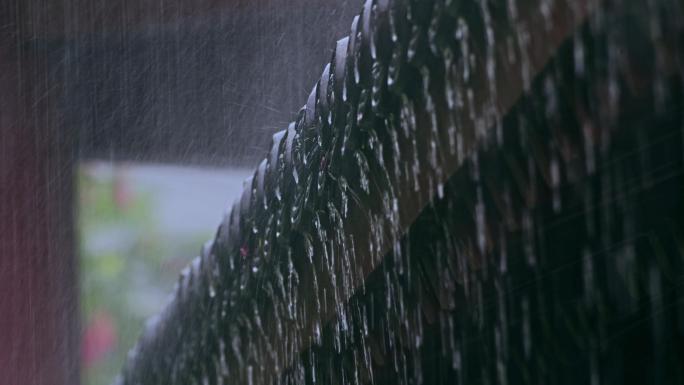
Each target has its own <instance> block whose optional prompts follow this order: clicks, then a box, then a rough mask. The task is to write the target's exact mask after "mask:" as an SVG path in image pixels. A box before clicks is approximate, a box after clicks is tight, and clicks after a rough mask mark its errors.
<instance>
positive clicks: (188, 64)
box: [53, 0, 361, 166]
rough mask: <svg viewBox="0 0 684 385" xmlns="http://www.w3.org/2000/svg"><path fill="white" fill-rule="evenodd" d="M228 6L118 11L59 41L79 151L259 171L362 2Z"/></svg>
mask: <svg viewBox="0 0 684 385" xmlns="http://www.w3.org/2000/svg"><path fill="white" fill-rule="evenodd" d="M225 3H226V4H221V5H220V6H216V7H215V8H213V9H211V10H209V11H207V12H204V13H201V14H194V15H190V16H180V17H179V18H177V19H173V20H170V21H169V20H167V19H168V18H165V17H163V16H162V14H166V13H168V12H167V11H162V10H161V9H159V15H158V18H157V20H160V21H161V22H159V23H158V22H155V18H154V17H148V19H147V20H146V21H145V22H143V23H138V24H133V23H132V22H131V23H130V24H129V23H127V21H126V20H128V19H127V16H125V15H124V16H118V17H119V19H120V20H121V22H120V24H119V25H116V24H115V25H113V26H112V25H102V26H100V27H98V26H94V29H93V30H90V31H86V32H80V33H78V34H75V35H74V37H68V38H66V39H65V40H64V41H63V42H59V43H53V44H58V45H59V44H63V51H62V50H60V49H57V52H60V53H61V55H58V56H57V57H56V58H55V61H58V62H60V63H63V64H64V71H65V72H64V73H65V90H66V91H65V95H64V98H63V101H62V103H63V105H62V107H61V108H63V109H64V110H65V113H66V119H67V128H68V129H69V130H74V131H75V132H77V133H78V138H79V139H80V150H81V154H82V156H83V157H85V158H104V159H110V158H113V159H123V160H131V159H133V160H143V161H164V162H180V163H188V162H190V163H202V164H209V165H229V164H230V165H237V164H241V165H250V166H253V165H254V162H255V160H256V159H258V158H259V157H260V156H262V155H263V153H264V152H265V149H266V146H268V144H269V142H270V137H271V135H272V134H273V133H274V132H276V131H278V130H281V129H284V128H286V127H287V124H288V122H290V121H292V120H293V119H294V117H295V115H296V112H297V111H298V110H299V108H300V107H301V103H303V101H305V100H306V97H307V96H308V94H309V92H310V90H311V88H312V87H313V85H314V83H315V80H316V79H317V78H318V77H319V75H320V73H319V71H320V69H321V68H323V66H324V63H325V62H326V61H328V60H329V59H330V55H331V53H332V52H331V48H332V47H334V42H335V41H336V40H337V39H338V38H341V37H342V36H344V35H347V34H348V33H349V32H348V29H349V24H350V20H351V18H352V15H353V14H354V13H358V11H359V9H360V7H361V4H360V2H359V1H357V0H343V1H335V0H320V1H315V2H312V1H305V0H293V1H282V0H280V1H275V0H266V1H247V0H240V1H235V2H230V3H229V2H225ZM120 12H123V11H120ZM148 12H150V13H151V14H152V15H153V14H154V12H152V11H148ZM179 12H180V11H179ZM130 17H131V18H133V16H130Z"/></svg>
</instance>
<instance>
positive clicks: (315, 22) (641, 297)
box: [0, 0, 684, 385]
mask: <svg viewBox="0 0 684 385" xmlns="http://www.w3.org/2000/svg"><path fill="white" fill-rule="evenodd" d="M38 3H40V2H38ZM132 3H135V4H136V6H139V7H141V8H140V9H138V8H135V7H134V6H133V5H132ZM162 3H163V2H162ZM215 3H216V4H215ZM219 3H220V4H219ZM121 4H123V5H106V6H105V5H104V3H102V4H100V3H98V4H96V5H88V6H85V8H84V9H83V10H81V9H78V8H77V7H78V5H82V4H75V3H68V2H67V3H66V5H68V7H65V8H64V10H67V11H68V12H67V11H65V12H66V15H69V17H71V16H74V17H76V15H80V14H81V13H84V14H86V15H89V16H98V17H99V18H98V17H95V18H94V20H95V21H89V22H88V23H95V22H98V21H99V22H101V23H102V25H91V26H90V28H91V29H88V28H85V29H83V28H82V26H80V25H75V24H76V23H75V22H74V21H73V20H72V19H70V18H69V17H66V18H65V23H64V24H63V26H64V28H63V30H61V29H60V30H59V33H58V34H57V35H58V36H61V37H62V38H63V39H64V40H65V41H66V42H65V41H60V40H59V39H54V40H50V39H39V38H38V37H45V36H54V35H50V34H51V33H53V32H50V31H53V30H52V29H51V28H50V27H51V26H50V23H47V27H46V28H45V30H44V31H43V32H40V33H38V34H37V35H35V36H34V35H32V33H36V32H35V31H42V29H41V28H40V27H39V23H40V22H41V21H43V22H45V21H46V20H48V19H42V18H41V17H40V15H41V13H40V12H36V11H35V9H33V8H31V7H30V6H29V7H25V6H22V5H20V4H19V3H13V4H12V5H9V6H3V8H2V10H3V12H11V15H12V16H11V17H9V20H10V21H11V20H16V18H17V17H21V16H25V15H30V16H34V15H35V16H34V17H29V22H25V23H16V24H12V23H11V22H10V23H4V22H3V25H6V26H9V28H6V30H9V33H6V34H7V36H9V37H11V38H13V39H14V40H12V39H9V40H8V43H7V44H5V45H4V46H3V47H2V48H4V49H5V51H4V52H6V53H7V54H8V55H9V56H8V57H9V59H6V60H5V62H2V63H0V65H2V66H3V68H6V70H5V71H3V72H2V75H0V76H2V77H1V78H0V82H2V83H3V84H7V85H8V87H14V88H10V89H12V90H15V89H16V90H17V95H18V96H19V97H18V98H14V97H12V96H13V95H11V94H8V93H7V92H5V93H2V92H0V97H2V98H3V99H0V105H1V106H2V108H3V115H2V116H0V117H1V118H2V119H4V120H3V121H0V123H1V124H3V131H2V135H3V138H2V139H3V143H2V144H0V146H2V151H3V152H2V153H0V157H2V160H3V164H7V165H9V168H8V169H9V171H7V172H5V171H3V174H2V176H1V177H2V180H0V182H2V184H1V185H0V188H2V190H1V191H2V193H3V198H4V196H5V194H7V196H8V197H10V198H11V199H10V200H8V202H10V203H9V204H5V203H4V202H3V205H4V206H3V210H4V211H3V214H2V216H1V217H0V220H2V221H3V222H0V224H1V225H2V226H1V227H0V230H2V235H0V236H1V237H2V238H1V239H2V247H3V250H2V252H3V256H4V255H8V256H10V257H9V258H4V257H3V262H2V263H3V265H2V269H1V270H0V272H1V273H2V274H3V275H7V276H8V277H9V279H8V280H7V281H6V282H9V283H4V282H3V283H0V285H5V286H6V288H5V286H3V291H4V292H7V293H10V294H9V296H5V298H3V302H2V309H3V311H4V309H9V310H8V313H6V314H10V315H9V316H6V315H4V314H3V324H4V322H5V319H7V320H9V321H8V322H7V326H6V327H3V328H4V329H5V330H3V331H2V333H3V334H6V335H8V339H7V341H10V343H8V344H7V346H9V348H5V347H4V346H0V350H2V351H0V360H1V361H0V365H3V366H0V369H5V368H7V370H8V373H11V376H12V377H10V378H11V379H12V380H11V381H13V383H14V382H16V383H48V382H49V381H47V380H46V379H47V378H57V379H60V380H59V381H61V382H60V383H67V382H69V381H75V380H74V379H75V378H77V377H78V374H77V373H78V366H79V365H78V363H76V361H75V360H76V358H74V354H75V353H74V351H75V350H76V348H75V347H74V346H77V341H78V337H77V335H78V333H77V330H78V329H77V326H74V325H77V324H78V322H77V316H75V315H74V313H75V311H74V308H75V306H76V303H77V299H76V298H77V296H76V291H75V290H74V282H75V278H74V276H75V274H76V271H77V270H76V268H75V267H73V265H74V264H75V262H74V259H73V257H70V255H69V254H68V250H70V249H69V247H70V246H69V245H70V242H71V241H70V240H71V239H73V237H74V234H73V232H72V230H71V225H70V223H71V222H70V221H71V219H70V210H71V207H73V206H72V205H73V204H72V203H70V200H69V199H70V196H71V195H70V194H71V190H70V189H71V188H70V187H69V186H70V185H69V183H70V182H69V180H70V178H72V175H71V171H70V170H71V168H70V167H71V165H72V164H73V163H74V162H76V161H78V160H79V159H83V158H87V159H90V158H98V157H99V158H105V159H111V160H116V159H134V160H135V159H137V160H144V161H150V160H155V161H173V162H178V163H183V164H188V163H192V164H197V163H200V164H215V165H223V166H226V165H233V166H235V165H244V164H247V165H249V166H250V168H251V169H252V172H251V173H250V174H252V175H253V176H251V177H249V178H248V179H247V180H245V182H244V185H243V190H242V193H241V195H239V196H237V197H236V198H235V200H234V203H229V204H228V207H230V208H229V209H228V210H224V211H223V212H222V211H221V209H222V207H217V208H216V210H217V216H222V220H221V223H220V225H219V226H218V229H217V231H216V233H215V236H214V237H213V238H212V239H210V240H209V241H208V242H207V243H206V244H204V246H203V247H201V250H200V252H199V256H198V257H196V258H195V259H194V260H193V261H192V262H191V263H190V264H189V265H188V266H187V267H186V268H184V269H183V270H182V272H181V273H180V277H179V279H178V282H177V284H176V286H175V288H174V289H173V290H172V292H171V293H170V295H169V297H168V301H167V302H166V303H165V305H164V308H163V310H162V311H161V312H160V313H159V314H158V315H155V316H153V317H151V318H150V319H149V320H148V321H147V322H146V325H145V328H144V331H143V332H142V333H141V336H140V338H139V340H138V342H137V343H136V344H135V346H132V347H131V350H130V352H129V353H128V359H127V362H126V364H125V365H124V367H123V368H122V369H121V371H120V374H119V376H117V377H116V378H112V379H111V380H112V381H113V383H115V384H117V385H118V384H122V385H123V384H233V383H240V384H249V385H253V384H314V383H323V384H385V383H387V384H397V383H398V384H442V383H444V384H453V383H458V384H480V383H484V384H592V385H594V384H613V383H635V384H642V383H655V384H675V383H683V382H684V365H682V362H684V293H683V291H684V286H683V285H682V284H683V283H684V254H683V253H684V173H683V172H684V155H683V154H684V152H683V151H682V150H683V148H682V146H683V145H684V129H683V127H684V116H683V115H682V103H683V102H684V99H683V97H684V94H683V93H682V90H683V89H682V86H683V84H682V81H683V77H682V76H683V73H682V69H683V68H682V63H683V61H682V60H684V56H683V53H684V52H682V49H684V46H683V45H682V38H684V36H683V35H682V34H683V33H684V24H683V23H684V19H683V18H684V13H683V12H684V9H683V8H682V7H684V4H682V3H681V2H679V1H676V0H651V1H643V2H642V1H631V0H622V1H607V0H606V1H602V0H553V1H548V0H529V1H528V0H508V1H501V2H497V1H487V0H482V1H475V0H472V1H470V0H464V1H456V0H366V1H364V2H363V3H361V1H359V4H355V2H354V1H347V2H342V3H336V2H332V1H331V2H326V1H320V2H312V4H315V5H312V4H308V3H307V4H306V5H304V4H300V3H299V2H294V3H292V4H291V3H289V2H288V3H285V2H280V3H276V2H265V3H263V4H261V3H259V2H235V3H232V2H230V1H225V2H209V1H205V2H201V4H199V5H198V6H197V7H196V8H192V7H189V8H183V7H180V6H179V3H178V2H176V3H174V4H175V5H176V7H173V6H172V7H170V8H168V9H167V8H165V7H164V6H163V4H162V5H159V8H156V7H157V6H156V5H155V6H151V5H149V6H148V5H147V4H146V3H145V2H140V4H138V3H136V2H122V3H121ZM256 4H258V5H256ZM39 5H43V6H44V5H45V4H43V3H40V4H39ZM36 6H38V5H36ZM146 6H147V8H146ZM271 6H272V8H268V7H271ZM110 7H111V8H110ZM150 7H151V8H150ZM149 9H154V10H156V11H155V12H150V11H149ZM145 10H147V11H145ZM201 10H203V11H204V12H206V13H204V14H203V13H202V12H201ZM113 11H116V12H120V13H117V15H116V16H113V17H111V18H110V17H106V16H103V15H106V14H107V12H113ZM195 11H196V12H195ZM262 11H263V13H261V12H262ZM241 12H243V13H241ZM311 12H312V13H311ZM150 15H151V16H150ZM173 15H176V16H175V17H173ZM264 15H265V16H264ZM307 15H309V16H311V15H313V16H311V17H309V18H307V17H308V16H307ZM354 15H357V16H354ZM3 16H4V15H3ZM43 17H45V16H44V15H43ZM76 19H77V20H81V21H83V22H84V23H85V21H84V20H90V19H81V18H78V17H76ZM107 21H108V22H110V23H112V22H113V23H114V25H115V26H118V27H121V25H119V24H117V23H123V25H127V24H128V23H133V22H134V21H135V22H136V23H138V24H137V25H138V27H137V29H134V28H127V27H126V28H118V29H117V28H114V29H111V30H110V29H108V27H107V23H106V22H107ZM86 24H87V23H86ZM67 27H68V28H67ZM93 28H94V29H93ZM111 31H114V32H111ZM117 31H118V32H117ZM181 31H182V32H181ZM274 31H279V32H274ZM293 31H294V32H293ZM3 33H5V32H3ZM136 33H139V34H140V35H136V36H137V37H134V36H132V35H134V34H136ZM179 36H180V37H179ZM226 36H230V37H226ZM305 36H306V37H305ZM181 37H182V38H181ZM3 38H4V35H3ZM308 38H316V39H320V40H317V41H318V42H319V43H320V42H325V44H322V45H321V46H319V45H318V44H319V43H316V42H312V41H309V40H307V39H308ZM336 39H339V40H337V41H336V42H335V40H336ZM236 42H239V43H240V44H238V43H236ZM248 42H251V44H250V43H248ZM54 44H56V45H54ZM250 45H253V46H254V47H251V48H250ZM55 47H57V48H55ZM293 47H297V48H296V49H295V48H293ZM302 47H308V48H302ZM281 49H283V50H288V54H284V53H282V51H280V50H281ZM308 49H311V51H308ZM290 50H291V51H290ZM321 52H323V54H324V55H323V59H320V56H317V55H318V54H320V53H321ZM283 58H285V59H283ZM318 59H320V62H315V61H316V60H318ZM326 63H327V64H326ZM13 65H14V67H12V66H13ZM24 68H28V70H24ZM321 70H322V75H320V77H318V76H316V74H318V73H320V71H321ZM307 79H308V81H310V83H309V84H308V85H301V83H302V82H304V81H307ZM231 82H232V83H231ZM52 84H55V86H54V87H55V89H53V88H52V87H49V86H50V85H52ZM311 85H313V89H312V90H311V91H310V92H300V91H302V90H300V89H299V87H307V88H306V89H310V88H309V87H311ZM89 90H90V91H89ZM264 90H265V91H264ZM237 91H240V93H238V94H235V95H233V94H232V92H237ZM24 99H26V100H24ZM302 104H304V106H303V107H302V108H301V110H299V112H296V111H293V110H294V109H296V108H293V106H301V105H302ZM9 107H13V108H14V110H16V111H17V112H15V113H14V114H15V115H12V113H5V111H6V110H7V111H10V110H9ZM50 109H54V110H57V111H59V112H54V111H53V110H50ZM7 116H9V118H8V117H7ZM290 120H292V123H287V121H290ZM16 122H19V123H22V124H27V125H29V127H30V129H29V130H28V132H29V133H28V134H26V133H25V131H21V130H20V128H19V127H20V126H21V124H17V123H16ZM5 127H9V129H6V128H5ZM267 128H268V129H267ZM270 128H273V130H270ZM194 130H196V131H194ZM278 130H280V131H278ZM266 132H268V135H267V134H266ZM271 134H272V138H269V139H268V140H266V139H264V137H267V138H268V137H270V135H271ZM129 142H130V143H131V144H127V143H129ZM79 155H80V156H79ZM260 159H262V160H261V162H260V163H259V160H260ZM27 170H33V171H27ZM32 172H34V173H32ZM36 189H39V190H36ZM36 191H38V192H36ZM29 192H30V193H29ZM26 194H32V195H28V197H27V196H26ZM190 198H192V197H190ZM34 202H39V203H40V204H39V205H35V204H34ZM19 213H25V215H23V216H21V215H20V214H19ZM46 217H47V218H48V219H44V218H46ZM34 228H37V229H38V230H39V231H38V232H36V231H31V230H32V229H34ZM36 239H37V240H39V241H40V242H34V241H35V240H36ZM198 248H199V246H198ZM65 250H67V251H65ZM20 253H21V254H24V255H27V257H26V258H24V259H21V258H20V257H19V254H20ZM44 254H47V255H49V258H47V259H46V260H43V259H41V258H42V256H43V255H44ZM6 261H9V262H6ZM36 266H40V267H41V269H35V270H31V269H34V268H35V267H36ZM65 266H66V267H65ZM45 267H47V269H43V268H45ZM51 268H57V271H58V272H59V273H55V272H53V271H52V270H50V269H51ZM26 271H29V272H26ZM39 274H42V275H39ZM22 277H26V278H25V279H24V278H22ZM43 278H45V279H47V282H48V284H41V283H36V281H35V280H40V279H43ZM26 282H28V283H26ZM40 282H42V281H40ZM46 287H47V288H57V289H58V290H56V291H54V292H52V293H50V292H47V293H46V292H45V290H46V289H45V288H46ZM22 290H26V291H27V292H28V297H29V300H30V301H29V302H28V305H25V304H24V302H23V301H22V299H23V298H24V296H25V295H26V294H25V293H22ZM6 298H9V299H6ZM6 304H7V305H6ZM64 308H66V309H71V310H67V311H65V312H62V313H59V312H58V311H57V309H64ZM56 314H61V315H56ZM37 317H45V318H46V319H47V322H46V323H45V325H47V326H41V327H37V325H38V322H37V321H36V318H37ZM22 320H28V323H27V325H28V326H26V327H22V323H21V322H22ZM22 333H24V334H22ZM26 338H28V341H29V343H28V345H26V346H28V347H22V342H23V341H25V340H26ZM46 341H47V342H46ZM45 346H48V347H50V348H49V349H42V347H45ZM21 355H23V356H21ZM56 357H59V358H56ZM6 363H9V364H6ZM10 365H11V366H12V367H11V366H10ZM36 368H40V369H41V370H40V371H36V370H35V369H36Z"/></svg>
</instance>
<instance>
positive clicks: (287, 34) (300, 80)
mask: <svg viewBox="0 0 684 385" xmlns="http://www.w3.org/2000/svg"><path fill="white" fill-rule="evenodd" d="M360 7H361V2H359V1H356V0H353V1H352V0H341V1H338V0H317V1H305V0H287V1H285V0H260V1H252V0H192V1H191V0H162V1H150V0H0V197H1V199H0V293H2V295H0V315H2V316H1V317H0V373H2V380H0V382H1V383H3V384H4V383H7V384H13V385H14V384H17V385H20V384H51V385H61V384H77V383H79V382H81V383H83V384H107V383H110V382H111V381H112V380H113V379H114V375H115V373H117V371H118V370H119V369H120V368H121V366H122V364H123V362H124V359H125V356H126V351H127V350H128V349H129V348H130V347H132V346H133V343H134V341H135V339H136V337H137V336H138V335H139V334H140V332H141V330H142V325H143V323H144V320H145V318H146V317H148V316H150V315H151V314H154V313H156V312H158V311H159V309H160V308H161V306H162V305H163V304H164V301H165V298H166V296H167V294H168V293H170V291H171V289H172V286H173V283H174V282H175V281H176V279H177V274H178V272H179V271H180V269H181V267H182V266H184V265H185V264H186V263H187V261H188V260H189V259H190V258H192V257H194V256H195V255H196V254H197V253H198V251H199V249H200V247H201V246H202V244H203V243H204V242H205V241H207V240H208V239H210V238H212V236H213V235H214V232H215V231H216V227H217V225H218V223H219V222H220V221H221V219H222V216H223V210H224V209H225V208H226V206H227V205H229V204H231V203H232V200H233V199H234V196H235V194H236V193H237V192H238V191H241V189H242V182H243V180H244V179H245V177H247V176H248V175H251V173H252V172H253V171H254V169H255V167H256V162H257V160H258V159H259V158H260V157H262V156H263V155H264V154H265V152H266V149H267V148H268V147H269V145H270V141H271V136H272V135H273V133H275V132H276V131H278V130H282V129H285V128H286V127H287V124H288V123H289V122H290V121H292V120H294V118H295V116H296V113H297V111H298V110H299V108H300V107H301V106H302V105H303V104H304V102H305V101H306V97H307V96H308V94H309V92H310V90H311V88H312V87H313V85H314V84H315V81H316V79H317V78H318V77H319V76H320V71H321V69H322V68H323V66H324V63H326V62H327V61H328V60H329V59H330V55H331V53H332V48H333V47H334V42H335V41H336V40H337V39H338V38H340V37H342V36H344V35H346V34H348V33H349V32H348V31H349V26H350V23H351V19H352V17H353V15H354V14H355V13H357V12H358V10H359V9H360Z"/></svg>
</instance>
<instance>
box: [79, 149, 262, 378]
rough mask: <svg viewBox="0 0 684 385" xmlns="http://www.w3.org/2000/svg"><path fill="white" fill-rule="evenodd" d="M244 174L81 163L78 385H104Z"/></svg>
mask: <svg viewBox="0 0 684 385" xmlns="http://www.w3.org/2000/svg"><path fill="white" fill-rule="evenodd" d="M251 172H252V170H250V169H247V168H227V169H207V168H190V167H177V166H160V165H140V164H134V163H125V164H120V163H105V162H86V163H82V164H81V165H80V168H79V171H78V203H79V210H78V213H79V214H78V216H79V219H78V226H79V239H80V257H81V276H80V280H81V282H80V284H81V299H82V300H81V308H82V340H81V356H82V357H81V359H82V367H83V372H82V373H83V374H82V379H83V384H85V385H105V384H109V383H110V382H111V381H112V379H113V378H114V377H115V376H116V374H117V373H118V372H119V371H120V370H121V367H122V365H123V362H124V360H125V357H126V353H127V351H128V350H129V349H130V348H131V347H132V346H133V345H134V344H135V341H136V339H137V338H138V336H139V335H140V333H141V331H142V327H143V325H144V322H145V320H146V319H147V318H148V317H150V316H152V315H154V314H156V313H158V312H159V311H160V310H161V308H162V306H163V305H164V303H165V301H166V298H167V296H168V295H169V293H170V292H171V290H172V288H173V285H174V283H175V282H176V280H177V277H178V272H179V271H180V270H181V269H182V268H183V267H184V266H185V265H186V264H187V263H188V262H189V260H190V259H191V258H192V257H193V256H195V255H197V253H198V252H199V248H200V247H201V245H202V244H203V243H204V242H206V241H207V240H209V239H211V238H212V237H213V235H214V232H215V231H216V228H217V226H218V224H219V223H220V221H221V219H222V218H221V215H222V211H221V210H220V208H221V207H223V208H226V207H227V205H228V204H230V203H232V201H233V200H234V199H235V198H237V197H238V196H239V194H240V193H241V191H242V182H243V180H244V179H245V178H247V177H248V176H249V175H251Z"/></svg>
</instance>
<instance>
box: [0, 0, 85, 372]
mask: <svg viewBox="0 0 684 385" xmlns="http://www.w3.org/2000/svg"><path fill="white" fill-rule="evenodd" d="M13 5H14V6H13ZM13 5H12V4H7V3H6V4H5V5H3V6H1V7H0V13H5V15H3V17H0V19H2V18H4V17H6V16H9V18H10V22H9V23H4V22H3V23H2V24H1V25H2V28H3V30H0V383H3V384H13V385H24V384H55V385H66V384H78V383H79V373H78V361H79V357H78V341H79V339H78V334H79V329H80V328H79V324H78V319H79V317H78V289H77V287H78V285H77V282H78V281H77V275H76V271H77V259H76V256H75V247H74V212H73V209H74V203H73V202H74V193H73V184H74V173H73V169H74V167H73V166H74V157H73V156H72V153H73V149H72V148H70V147H71V138H70V137H69V136H70V135H68V133H66V132H65V131H64V127H62V125H61V124H60V118H59V114H58V113H57V111H58V108H57V107H56V104H57V97H56V96H57V95H58V92H59V87H58V86H57V85H58V82H57V79H56V78H55V76H56V75H55V73H54V72H53V71H51V67H50V66H49V55H48V48H47V47H42V48H40V47H31V46H30V44H31V42H30V41H27V40H25V39H24V38H25V36H27V35H25V31H24V30H25V29H26V24H25V23H22V22H18V21H17V20H20V18H19V17H17V15H16V14H19V13H21V12H20V8H22V7H21V6H20V5H19V3H13ZM8 13H16V14H9V15H8Z"/></svg>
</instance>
